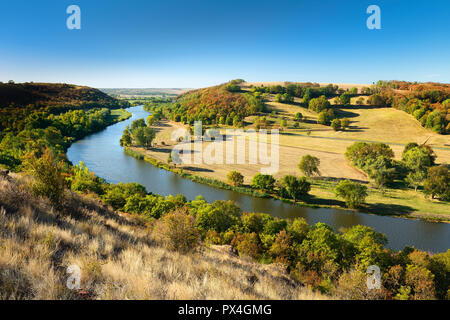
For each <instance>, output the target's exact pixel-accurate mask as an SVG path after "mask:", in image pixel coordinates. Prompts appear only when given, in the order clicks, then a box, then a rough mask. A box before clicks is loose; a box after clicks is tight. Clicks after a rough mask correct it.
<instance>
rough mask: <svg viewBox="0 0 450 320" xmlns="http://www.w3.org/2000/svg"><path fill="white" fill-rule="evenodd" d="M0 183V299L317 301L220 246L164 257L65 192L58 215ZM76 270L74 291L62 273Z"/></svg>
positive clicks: (10, 183)
mask: <svg viewBox="0 0 450 320" xmlns="http://www.w3.org/2000/svg"><path fill="white" fill-rule="evenodd" d="M25 180H26V179H25V178H23V177H21V176H18V175H14V176H13V177H12V178H9V179H8V180H6V179H3V178H0V299H324V298H326V297H324V296H321V295H319V294H316V293H313V292H312V291H310V290H308V289H306V288H304V287H303V286H301V285H300V284H298V283H296V282H294V281H293V280H291V279H290V278H289V277H288V276H287V275H286V274H285V273H284V272H283V271H282V270H281V269H279V268H277V267H276V266H274V265H261V264H257V263H255V262H252V261H249V260H245V259H241V258H239V257H237V256H234V255H233V254H232V253H230V252H229V250H228V248H227V247H211V248H202V249H200V250H199V251H197V252H195V253H191V254H188V255H183V254H179V253H176V252H171V251H168V250H167V249H166V248H164V247H163V246H162V245H161V244H159V243H158V242H157V241H155V239H154V238H153V237H152V235H151V232H150V230H149V228H147V227H144V226H143V225H141V224H139V221H136V220H134V219H132V218H131V217H127V216H124V215H119V214H118V213H116V212H114V211H112V210H111V209H110V208H108V207H106V206H104V205H102V204H101V203H100V202H99V201H98V200H95V199H92V198H88V197H83V196H80V195H77V194H73V193H71V192H68V191H67V192H66V194H65V201H64V205H63V207H64V209H63V210H62V211H61V212H56V211H55V210H54V209H53V208H52V207H51V206H50V204H49V203H48V202H47V200H44V199H37V198H35V197H33V196H32V195H31V194H29V193H28V191H27V188H26V181H25ZM73 264H76V265H78V266H79V267H80V268H81V276H82V279H81V286H82V289H81V290H79V291H71V290H69V289H68V288H67V287H66V281H67V277H68V274H67V273H66V270H67V267H68V266H70V265H73Z"/></svg>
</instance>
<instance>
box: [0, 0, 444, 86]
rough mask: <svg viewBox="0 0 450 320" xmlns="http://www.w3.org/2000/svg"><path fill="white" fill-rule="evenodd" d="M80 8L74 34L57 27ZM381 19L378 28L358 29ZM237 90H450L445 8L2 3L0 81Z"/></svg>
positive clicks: (78, 0) (81, 0)
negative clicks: (277, 84)
mask: <svg viewBox="0 0 450 320" xmlns="http://www.w3.org/2000/svg"><path fill="white" fill-rule="evenodd" d="M71 4H76V5H79V6H80V8H81V11H82V12H81V13H82V16H81V18H82V29H81V30H72V31H71V30H68V29H67V28H66V19H67V17H68V15H67V14H66V8H67V7H68V6H69V5H71ZM371 4H376V5H379V6H380V8H381V19H382V29H381V30H369V29H367V27H366V19H367V17H368V14H366V9H367V7H368V6H369V5H371ZM234 78H243V79H245V80H247V81H315V82H350V83H371V82H373V81H377V80H379V79H383V80H390V79H396V80H414V81H415V80H417V81H436V82H450V1H448V0H434V1H411V0H409V1H407V0H386V1H384V0H370V1H366V0H353V1H346V0H334V1H331V0H314V1H313V0H309V1H304V0H295V1H288V0H276V1H275V0H270V1H266V0H258V1H245V0H241V1H235V0H127V1H120V0H108V1H106V0H70V1H66V0H39V1H38V0H34V1H30V0H26V1H25V0H14V1H1V3H0V81H7V80H10V79H13V80H15V81H16V82H24V81H35V82H37V81H42V82H44V81H45V82H66V83H76V84H85V85H90V86H94V87H102V88H103V87H141V88H142V87H202V86H208V85H212V84H217V83H222V82H225V81H227V80H230V79H234Z"/></svg>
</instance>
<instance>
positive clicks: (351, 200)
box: [335, 180, 367, 208]
mask: <svg viewBox="0 0 450 320" xmlns="http://www.w3.org/2000/svg"><path fill="white" fill-rule="evenodd" d="M335 192H336V195H337V196H338V197H341V198H343V199H344V200H345V204H346V206H347V207H348V208H359V207H360V206H361V205H362V204H363V203H364V200H365V199H366V197H367V187H366V186H364V185H362V184H360V183H357V182H353V181H350V180H343V181H340V182H339V184H338V185H337V186H336V188H335Z"/></svg>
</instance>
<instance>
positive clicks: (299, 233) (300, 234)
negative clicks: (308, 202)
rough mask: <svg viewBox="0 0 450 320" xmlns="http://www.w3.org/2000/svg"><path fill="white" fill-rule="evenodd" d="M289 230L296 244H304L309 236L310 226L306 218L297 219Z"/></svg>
mask: <svg viewBox="0 0 450 320" xmlns="http://www.w3.org/2000/svg"><path fill="white" fill-rule="evenodd" d="M287 230H288V233H289V235H290V236H291V238H292V240H293V241H294V242H296V243H302V241H303V240H304V239H305V238H306V235H307V234H308V230H309V225H308V223H307V222H306V220H305V219H304V218H296V219H295V220H294V221H293V222H292V223H291V224H290V225H289V226H288V228H287Z"/></svg>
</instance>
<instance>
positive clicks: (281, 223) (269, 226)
mask: <svg viewBox="0 0 450 320" xmlns="http://www.w3.org/2000/svg"><path fill="white" fill-rule="evenodd" d="M286 228H287V221H286V220H284V219H272V220H269V221H267V223H266V225H265V226H264V230H263V233H265V234H270V235H276V234H278V233H280V231H282V230H285V229H286Z"/></svg>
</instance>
